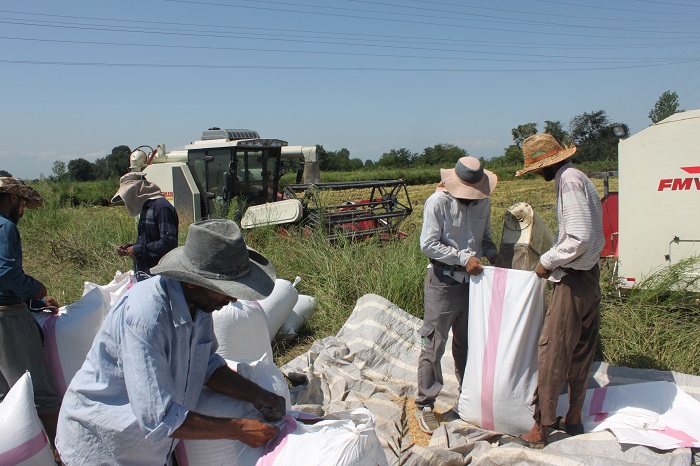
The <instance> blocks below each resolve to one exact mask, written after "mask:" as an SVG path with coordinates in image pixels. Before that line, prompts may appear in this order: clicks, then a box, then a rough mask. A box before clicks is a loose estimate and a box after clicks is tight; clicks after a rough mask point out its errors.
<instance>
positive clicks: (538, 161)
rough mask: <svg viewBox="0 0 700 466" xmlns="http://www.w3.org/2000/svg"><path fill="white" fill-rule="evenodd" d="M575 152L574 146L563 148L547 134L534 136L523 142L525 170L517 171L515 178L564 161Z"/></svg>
mask: <svg viewBox="0 0 700 466" xmlns="http://www.w3.org/2000/svg"><path fill="white" fill-rule="evenodd" d="M575 152H576V146H571V147H568V146H564V147H562V146H561V144H559V143H558V142H557V140H556V139H554V136H552V135H551V134H547V133H540V134H535V135H534V136H530V137H529V138H527V139H525V140H524V141H523V157H524V158H525V168H523V169H522V170H518V171H517V173H516V174H515V176H521V175H524V174H525V173H530V172H533V171H535V170H539V169H540V168H544V167H548V166H550V165H554V164H555V163H558V162H561V161H562V160H566V159H568V158H569V157H571V156H572V155H574V153H575Z"/></svg>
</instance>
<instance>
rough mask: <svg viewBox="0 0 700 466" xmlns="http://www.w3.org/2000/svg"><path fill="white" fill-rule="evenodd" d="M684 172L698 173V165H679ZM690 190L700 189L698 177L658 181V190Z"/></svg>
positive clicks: (699, 169) (699, 172)
mask: <svg viewBox="0 0 700 466" xmlns="http://www.w3.org/2000/svg"><path fill="white" fill-rule="evenodd" d="M681 170H683V171H684V172H686V173H689V174H691V175H698V174H700V166H697V167H681ZM667 189H668V190H670V191H690V190H691V189H694V190H697V191H700V178H670V179H662V180H661V181H659V191H665V190H667Z"/></svg>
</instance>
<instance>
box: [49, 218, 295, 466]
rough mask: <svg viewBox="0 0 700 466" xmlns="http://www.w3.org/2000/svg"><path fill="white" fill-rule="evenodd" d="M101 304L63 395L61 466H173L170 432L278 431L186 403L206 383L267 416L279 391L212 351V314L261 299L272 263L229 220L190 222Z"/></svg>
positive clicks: (249, 438)
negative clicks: (119, 293)
mask: <svg viewBox="0 0 700 466" xmlns="http://www.w3.org/2000/svg"><path fill="white" fill-rule="evenodd" d="M153 273H154V274H157V276H154V277H152V278H150V279H148V280H144V281H141V282H139V283H137V284H136V285H134V286H133V287H132V288H131V290H129V293H128V294H127V295H126V296H124V297H123V298H122V299H121V300H120V301H119V302H118V303H117V304H116V305H115V306H114V307H113V308H112V310H111V311H110V312H109V314H108V315H107V317H106V318H105V322H104V323H103V324H102V328H101V329H100V331H99V333H98V334H97V336H96V337H95V340H94V342H93V344H92V348H91V349H90V352H89V353H88V356H87V358H86V360H85V363H84V364H83V366H82V368H81V369H80V370H79V371H78V373H77V374H76V375H75V377H74V378H73V380H72V381H71V383H70V386H69V387H68V390H67V391H66V394H65V396H64V401H63V405H62V407H61V414H60V416H59V423H58V435H57V438H56V446H57V447H58V450H59V452H60V453H61V459H62V460H63V462H64V463H65V464H66V465H68V466H73V465H94V464H129V465H144V466H151V465H163V464H166V463H167V464H171V463H170V460H171V456H172V454H173V451H174V449H175V446H176V445H177V443H178V439H202V440H205V439H229V440H240V441H241V442H244V443H245V444H247V445H250V446H252V447H254V448H256V447H259V446H261V445H264V444H265V443H266V442H267V441H269V440H270V439H272V438H273V437H274V436H275V435H276V434H277V432H278V429H277V427H275V426H273V425H271V424H268V423H266V422H263V421H262V420H261V419H260V418H251V419H230V418H219V417H212V416H205V415H203V414H199V413H196V412H195V411H194V409H195V407H196V406H197V401H198V400H199V396H200V393H201V391H202V389H203V387H204V386H205V385H206V386H207V387H208V388H210V389H212V390H214V391H218V392H220V393H223V394H225V395H228V396H231V397H234V398H238V399H241V400H244V401H248V402H250V403H251V404H252V405H253V406H254V407H255V408H257V409H258V410H259V411H260V413H261V416H260V417H261V418H264V420H266V421H277V420H279V419H281V418H282V417H283V416H284V414H285V399H284V398H283V397H281V396H278V395H276V394H274V393H272V392H269V391H267V390H265V389H263V388H262V387H260V386H258V385H257V384H255V383H253V382H252V381H250V380H248V379H245V378H244V377H243V376H241V375H240V374H238V373H237V372H235V371H233V370H231V369H230V368H229V367H228V366H227V365H226V361H225V360H224V359H223V358H222V357H221V356H219V355H218V354H216V349H217V345H216V338H215V336H214V329H213V324H212V313H213V312H215V311H217V310H219V309H221V308H222V307H223V306H225V305H226V304H227V303H229V302H231V301H236V298H241V299H246V300H260V299H263V298H265V297H267V296H268V295H269V294H270V293H272V290H273V288H274V286H275V270H274V268H273V267H272V264H270V262H269V261H268V260H267V259H266V258H265V257H264V256H263V255H262V254H260V253H258V252H257V251H255V250H253V249H250V248H248V247H247V246H246V244H245V242H244V240H243V237H242V235H241V232H240V230H239V228H238V226H237V225H236V224H235V223H234V222H232V221H229V220H206V221H203V222H198V223H193V224H192V225H191V226H190V229H189V233H188V235H187V241H186V243H185V246H183V247H179V248H177V249H175V250H173V251H171V252H169V253H168V254H167V255H166V256H165V257H163V259H161V261H160V262H159V263H158V265H157V266H156V267H153Z"/></svg>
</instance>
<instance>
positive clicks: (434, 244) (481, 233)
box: [420, 191, 497, 282]
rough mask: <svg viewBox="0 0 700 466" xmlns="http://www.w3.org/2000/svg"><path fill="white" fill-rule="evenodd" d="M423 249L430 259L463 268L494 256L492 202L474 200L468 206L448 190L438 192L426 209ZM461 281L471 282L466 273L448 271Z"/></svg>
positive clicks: (427, 201) (424, 210)
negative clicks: (469, 263)
mask: <svg viewBox="0 0 700 466" xmlns="http://www.w3.org/2000/svg"><path fill="white" fill-rule="evenodd" d="M420 249H421V252H423V254H425V255H426V256H428V257H429V258H430V259H433V260H436V261H439V262H442V263H443V264H446V265H455V266H458V267H461V268H462V269H464V267H465V266H466V265H467V261H468V260H469V258H470V257H472V256H474V257H476V258H477V259H480V258H481V257H484V256H486V257H493V256H495V255H496V253H497V251H496V245H495V244H494V242H493V240H492V239H491V201H490V200H489V198H488V197H487V198H485V199H480V200H478V201H472V203H471V204H469V205H468V206H466V205H464V204H462V203H460V202H459V200H458V199H457V198H455V197H454V196H452V195H451V194H450V193H449V192H447V191H436V192H434V193H433V194H432V195H431V196H430V197H429V198H428V199H427V200H426V201H425V205H424V207H423V228H422V230H421V234H420ZM445 273H448V274H449V275H451V276H452V277H453V278H455V279H456V280H458V281H462V282H464V281H468V280H469V276H468V275H467V273H466V270H464V271H463V272H462V271H455V272H449V271H445Z"/></svg>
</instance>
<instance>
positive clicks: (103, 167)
mask: <svg viewBox="0 0 700 466" xmlns="http://www.w3.org/2000/svg"><path fill="white" fill-rule="evenodd" d="M110 175H111V173H110V171H109V165H108V164H107V158H106V157H102V158H99V159H96V160H95V162H94V163H93V164H92V178H93V179H95V180H106V179H108V178H109V177H110Z"/></svg>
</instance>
